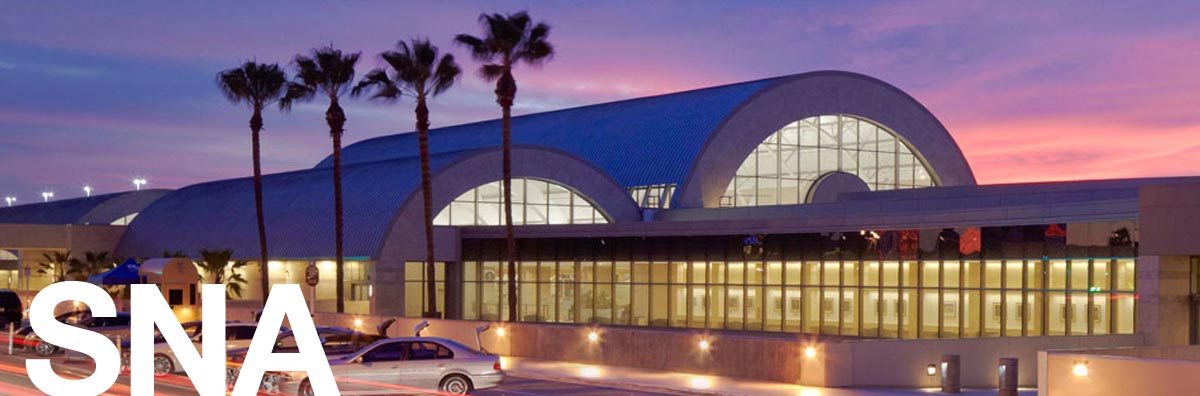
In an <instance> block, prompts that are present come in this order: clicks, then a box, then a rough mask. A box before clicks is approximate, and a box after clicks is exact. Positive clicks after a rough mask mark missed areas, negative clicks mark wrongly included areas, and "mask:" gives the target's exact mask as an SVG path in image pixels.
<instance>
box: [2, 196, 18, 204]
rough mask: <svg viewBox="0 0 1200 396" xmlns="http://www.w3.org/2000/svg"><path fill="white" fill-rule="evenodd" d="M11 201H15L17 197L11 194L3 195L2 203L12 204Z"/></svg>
mask: <svg viewBox="0 0 1200 396" xmlns="http://www.w3.org/2000/svg"><path fill="white" fill-rule="evenodd" d="M13 202H17V197H14V196H11V195H9V196H7V197H4V203H7V204H8V206H12V205H13Z"/></svg>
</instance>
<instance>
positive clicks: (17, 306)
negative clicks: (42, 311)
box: [0, 290, 25, 331]
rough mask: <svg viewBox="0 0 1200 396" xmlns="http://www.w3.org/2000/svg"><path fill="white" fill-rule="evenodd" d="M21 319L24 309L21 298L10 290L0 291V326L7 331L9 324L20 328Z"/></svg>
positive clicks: (23, 317) (23, 316)
mask: <svg viewBox="0 0 1200 396" xmlns="http://www.w3.org/2000/svg"><path fill="white" fill-rule="evenodd" d="M22 319H25V308H24V307H23V306H22V305H21V296H19V295H17V293H15V292H13V291H10V290H0V326H5V327H4V329H5V331H8V327H7V326H8V325H10V324H11V325H13V327H20V326H21V320H22Z"/></svg>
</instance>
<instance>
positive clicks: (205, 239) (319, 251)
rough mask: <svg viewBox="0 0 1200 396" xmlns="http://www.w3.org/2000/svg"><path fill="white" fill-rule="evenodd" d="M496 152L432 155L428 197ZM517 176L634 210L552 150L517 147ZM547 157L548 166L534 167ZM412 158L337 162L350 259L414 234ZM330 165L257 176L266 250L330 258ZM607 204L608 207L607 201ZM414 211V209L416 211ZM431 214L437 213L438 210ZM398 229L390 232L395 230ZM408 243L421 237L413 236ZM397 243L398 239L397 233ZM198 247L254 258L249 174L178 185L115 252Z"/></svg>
mask: <svg viewBox="0 0 1200 396" xmlns="http://www.w3.org/2000/svg"><path fill="white" fill-rule="evenodd" d="M498 151H499V149H496V148H486V149H477V150H464V151H456V152H450V153H440V154H437V155H434V156H432V157H431V164H430V168H431V171H432V174H433V177H434V180H433V182H434V188H435V189H434V201H435V207H438V206H437V205H445V204H446V203H448V202H449V201H450V200H451V199H453V198H454V197H456V196H458V195H459V194H461V193H462V192H463V191H466V190H468V189H470V188H474V187H477V186H478V185H479V184H482V183H485V182H488V181H493V180H495V179H497V178H499V177H500V173H499V167H498V166H495V165H496V164H497V163H498V162H499V161H500V160H499V154H498ZM513 155H514V162H519V163H520V165H519V166H517V165H516V164H514V169H513V175H514V176H532V177H545V178H551V179H557V180H559V181H563V182H566V183H567V184H568V185H570V184H571V183H575V184H578V185H575V186H571V187H572V188H576V189H578V190H579V191H580V192H581V193H582V194H584V195H589V197H590V198H592V199H595V200H596V201H597V202H598V203H599V204H600V206H601V208H602V209H605V210H608V213H609V214H610V215H612V216H614V217H617V218H620V219H622V220H633V219H636V218H637V216H638V212H637V208H636V207H635V206H634V204H633V201H632V200H631V199H630V198H629V196H628V195H626V194H625V193H624V191H623V190H622V189H621V187H620V186H619V185H617V184H616V182H614V181H612V179H611V178H608V177H607V176H606V175H604V173H603V172H601V171H600V170H599V169H596V168H595V167H594V166H593V165H591V164H589V163H587V162H586V161H583V160H581V159H579V158H576V157H573V156H571V155H569V154H567V153H565V152H562V151H560V150H556V149H552V148H539V147H530V146H524V145H516V146H514V148H513ZM545 159H551V160H552V161H551V162H550V163H545V162H542V163H539V162H538V161H539V160H541V161H544V160H545ZM419 169H420V167H419V162H418V160H417V159H416V158H401V159H393V160H382V161H375V162H366V163H355V164H348V165H345V166H343V167H342V198H343V205H344V216H345V225H346V228H345V234H344V251H345V255H346V256H347V257H378V254H379V252H380V249H381V248H382V246H383V245H384V243H385V241H386V240H388V237H389V235H394V236H395V237H397V238H398V237H402V235H400V234H411V232H408V231H411V230H414V229H420V226H419V224H420V223H416V224H417V225H416V226H411V225H410V224H408V223H409V222H412V221H415V220H413V219H414V218H415V217H414V216H415V215H414V214H413V213H416V212H420V207H421V205H420V194H419V193H418V192H419V188H420V186H419V184H420V172H419ZM332 173H333V172H332V169H331V168H317V169H306V170H300V171H294V172H286V173H277V174H271V175H265V176H263V201H264V205H263V208H264V220H265V221H266V228H267V238H268V252H269V254H270V256H271V257H279V258H328V257H332V256H333V255H334V230H333V228H334V219H333V175H332ZM606 206H607V207H606ZM414 207H415V209H413V208H414ZM435 210H436V209H435ZM396 227H401V228H403V229H404V230H405V231H406V232H404V233H400V234H396V233H392V232H391V231H392V229H393V228H396ZM407 238H408V239H419V238H411V235H409V236H408V237H407ZM393 239H394V238H393ZM200 249H232V250H233V252H234V257H235V258H238V259H255V258H257V255H258V228H257V224H256V222H255V208H254V187H253V179H252V178H240V179H230V180H220V181H215V182H210V183H202V184H196V185H192V186H188V187H184V188H181V189H179V190H176V191H175V192H174V193H172V194H169V195H167V196H166V197H163V198H162V199H160V200H158V201H157V202H155V203H154V204H153V205H151V206H150V207H147V208H146V209H145V210H143V211H142V212H141V214H139V215H138V217H137V218H136V219H134V220H133V222H132V223H131V224H130V226H129V230H128V231H126V233H125V235H124V236H123V237H122V239H121V242H120V244H119V246H118V248H117V252H118V254H120V255H123V256H131V257H157V256H159V255H161V254H162V252H163V251H164V250H168V251H183V252H184V253H187V254H194V253H195V252H197V251H199V250H200Z"/></svg>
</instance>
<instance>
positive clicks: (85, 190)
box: [83, 185, 92, 197]
mask: <svg viewBox="0 0 1200 396" xmlns="http://www.w3.org/2000/svg"><path fill="white" fill-rule="evenodd" d="M83 196H85V197H91V196H92V186H88V185H84V186H83Z"/></svg>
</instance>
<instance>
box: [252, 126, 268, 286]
mask: <svg viewBox="0 0 1200 396" xmlns="http://www.w3.org/2000/svg"><path fill="white" fill-rule="evenodd" d="M262 127H263V119H262V107H261V106H254V116H252V117H250V142H251V146H252V150H253V155H252V156H253V157H254V212H255V214H256V215H257V216H258V253H259V261H258V267H259V270H260V275H261V277H262V280H261V281H260V282H259V283H260V284H261V285H262V301H263V304H266V303H267V294H268V292H269V291H270V290H269V287H270V286H271V285H270V274H269V271H270V269H269V268H268V267H269V266H268V265H267V224H266V222H265V221H264V220H263V184H262V156H261V154H260V153H259V141H258V139H259V132H261V131H262Z"/></svg>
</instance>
